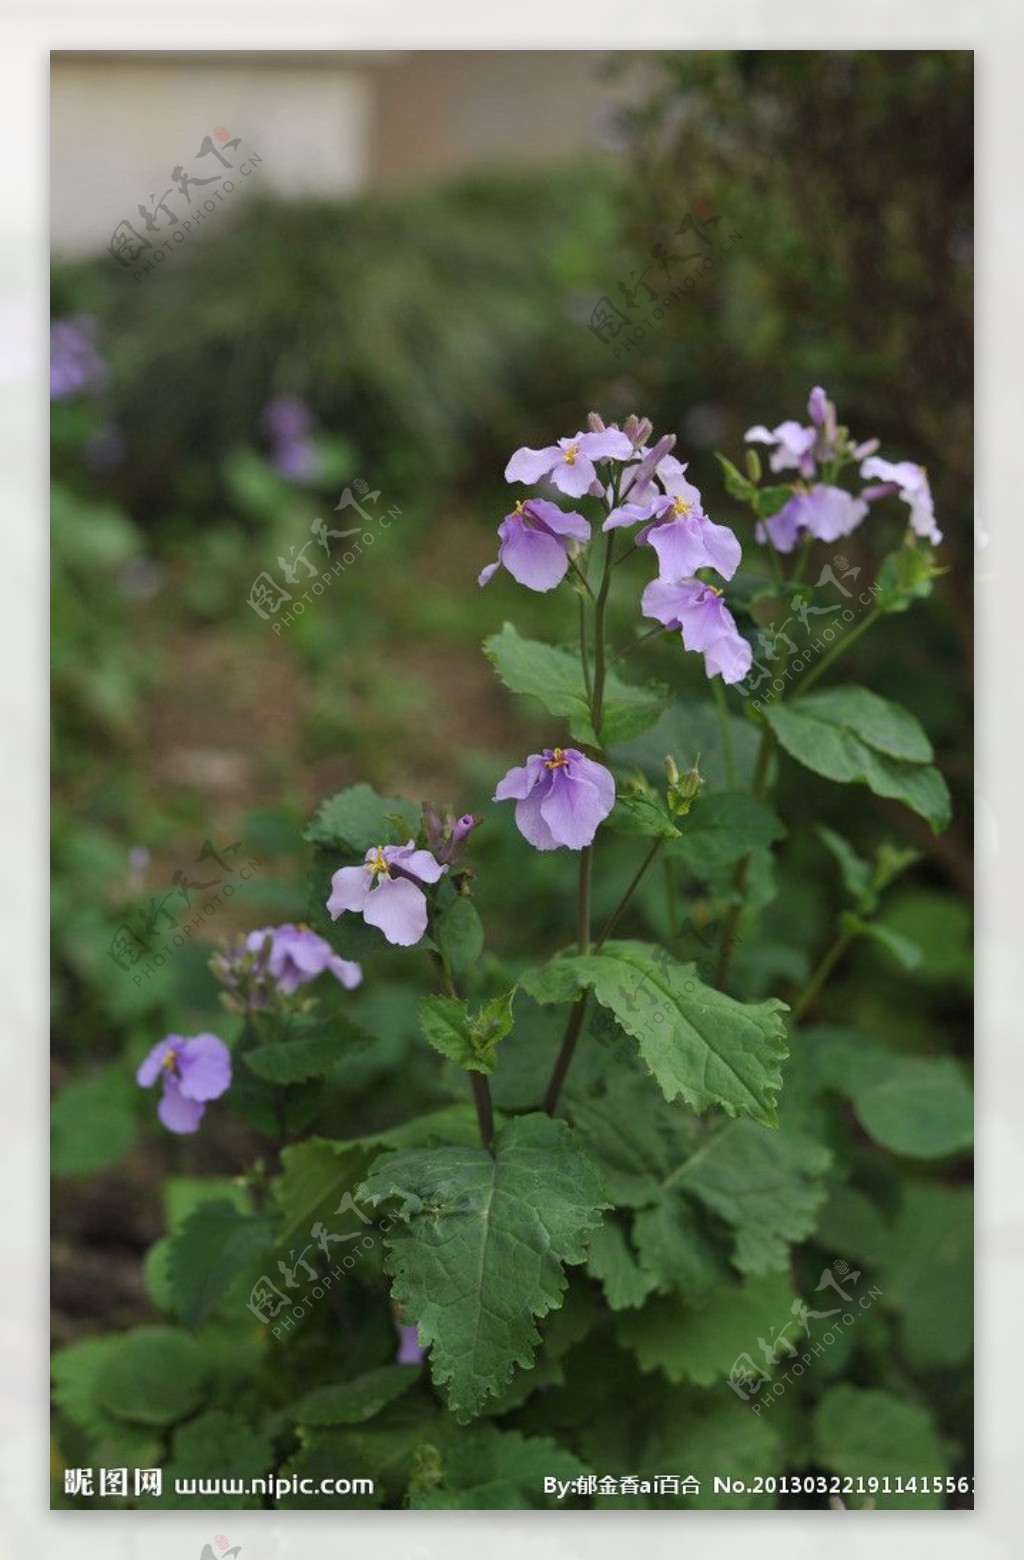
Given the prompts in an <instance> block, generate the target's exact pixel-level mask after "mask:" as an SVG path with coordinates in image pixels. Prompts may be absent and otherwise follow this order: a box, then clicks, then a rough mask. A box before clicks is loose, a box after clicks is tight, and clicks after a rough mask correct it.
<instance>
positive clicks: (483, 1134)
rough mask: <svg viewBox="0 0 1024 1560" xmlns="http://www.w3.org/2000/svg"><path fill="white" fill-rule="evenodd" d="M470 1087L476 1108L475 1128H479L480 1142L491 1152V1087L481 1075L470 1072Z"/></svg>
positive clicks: (492, 1123) (492, 1125) (492, 1128)
mask: <svg viewBox="0 0 1024 1560" xmlns="http://www.w3.org/2000/svg"><path fill="white" fill-rule="evenodd" d="M469 1081H470V1085H471V1086H472V1089H473V1104H474V1105H475V1106H476V1120H477V1126H478V1127H479V1128H480V1141H481V1143H482V1144H483V1145H484V1148H486V1149H487V1151H488V1153H490V1152H491V1147H492V1144H493V1143H494V1107H493V1105H492V1104H491V1086H490V1084H489V1083H488V1081H487V1079H486V1077H485V1076H484V1074H483V1073H478V1072H471V1073H470V1075H469Z"/></svg>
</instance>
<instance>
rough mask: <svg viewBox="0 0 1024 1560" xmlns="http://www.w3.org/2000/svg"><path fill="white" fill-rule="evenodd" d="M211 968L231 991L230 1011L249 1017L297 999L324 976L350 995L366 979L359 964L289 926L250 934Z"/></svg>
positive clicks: (220, 955) (309, 933)
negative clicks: (282, 1001)
mask: <svg viewBox="0 0 1024 1560" xmlns="http://www.w3.org/2000/svg"><path fill="white" fill-rule="evenodd" d="M210 964H211V968H212V969H213V972H214V974H215V975H216V977H217V979H218V980H219V981H220V982H221V984H222V985H223V986H225V987H226V988H227V991H228V993H229V997H230V1000H229V1003H228V1005H229V1006H231V1007H234V1008H236V1009H238V1010H240V1011H246V1010H248V1011H250V1012H251V1011H254V1010H258V1009H260V1008H265V1007H267V1006H269V1005H270V1004H271V1003H273V1002H275V1001H277V1000H278V999H279V998H280V997H282V996H285V997H291V996H294V994H295V992H296V991H298V990H299V988H300V987H301V986H307V985H308V984H309V983H310V982H311V981H314V980H316V979H317V977H318V976H320V975H322V974H324V973H325V971H326V972H327V973H328V974H330V975H333V976H334V978H335V980H336V981H338V982H339V984H340V985H342V986H344V987H345V990H346V991H352V990H354V989H355V987H356V986H358V985H360V984H361V982H362V979H363V972H362V969H361V968H360V966H359V965H358V964H355V963H353V962H352V961H351V960H350V959H342V958H341V957H340V956H339V955H338V954H336V953H335V952H334V949H333V948H332V947H331V945H330V943H329V942H327V941H326V940H325V939H324V938H323V937H320V936H319V935H318V934H317V933H316V932H314V931H312V930H311V929H310V928H309V927H308V926H293V925H292V923H291V922H289V921H286V922H285V923H284V924H283V925H281V926H264V927H260V928H259V929H258V930H257V931H254V932H249V933H247V935H246V936H245V937H243V938H241V939H240V941H239V942H238V943H236V944H235V945H234V946H233V947H230V948H228V949H227V950H226V951H225V952H223V953H218V954H215V955H214V957H213V959H212V960H211V961H210Z"/></svg>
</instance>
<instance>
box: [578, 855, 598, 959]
mask: <svg viewBox="0 0 1024 1560" xmlns="http://www.w3.org/2000/svg"><path fill="white" fill-rule="evenodd" d="M593 863H594V847H593V845H585V846H584V847H583V849H582V850H581V851H580V884H579V893H578V895H577V900H576V942H577V945H578V947H579V951H580V953H581V954H584V953H589V952H590V879H591V874H592V869H593Z"/></svg>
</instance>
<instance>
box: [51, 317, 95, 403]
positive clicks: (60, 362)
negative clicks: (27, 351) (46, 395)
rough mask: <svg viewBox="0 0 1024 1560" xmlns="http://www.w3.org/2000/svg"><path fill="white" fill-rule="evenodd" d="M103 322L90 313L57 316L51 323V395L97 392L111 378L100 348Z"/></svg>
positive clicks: (63, 398) (60, 398)
mask: <svg viewBox="0 0 1024 1560" xmlns="http://www.w3.org/2000/svg"><path fill="white" fill-rule="evenodd" d="M98 338H99V326H98V325H97V323H96V321H95V320H94V319H93V318H92V316H91V315H88V314H76V315H75V316H74V317H73V318H72V319H67V320H54V322H53V324H52V325H51V326H50V399H51V400H52V401H66V400H70V398H71V397H72V396H75V395H81V394H82V393H83V392H85V393H87V394H89V395H95V394H96V392H97V391H99V390H103V389H104V388H105V387H106V385H107V382H108V381H109V379H110V370H109V369H108V367H107V365H106V363H105V362H104V360H103V358H102V357H101V356H100V354H99V352H98V351H97V349H96V342H97V340H98Z"/></svg>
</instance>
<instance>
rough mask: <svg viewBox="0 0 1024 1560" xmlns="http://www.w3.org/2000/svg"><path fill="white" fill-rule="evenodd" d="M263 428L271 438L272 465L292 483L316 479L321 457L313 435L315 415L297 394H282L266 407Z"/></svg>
mask: <svg viewBox="0 0 1024 1560" xmlns="http://www.w3.org/2000/svg"><path fill="white" fill-rule="evenodd" d="M262 422H263V428H264V431H265V432H266V434H267V436H268V437H269V439H270V459H271V462H272V464H273V465H274V466H275V467H276V469H277V470H278V471H279V472H280V473H281V475H282V477H284V478H286V479H287V481H289V482H312V481H314V480H315V479H316V477H317V476H318V475H319V473H320V465H321V463H320V456H319V454H318V453H317V449H316V445H315V444H314V443H313V442H312V440H311V439H310V437H309V435H310V433H311V431H312V428H313V414H312V412H311V411H310V409H309V407H308V406H307V405H306V403H305V401H301V400H300V399H299V397H298V396H297V395H279V396H277V397H276V398H275V399H274V400H273V401H268V402H267V405H266V406H265V407H264V408H263V417H262Z"/></svg>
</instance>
